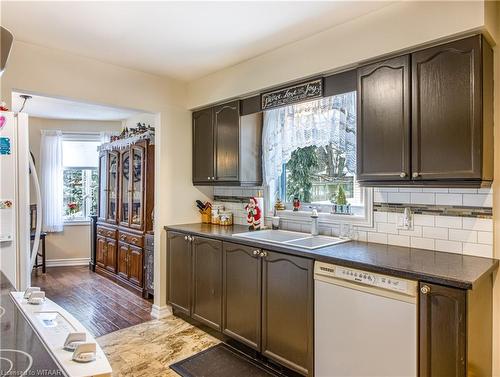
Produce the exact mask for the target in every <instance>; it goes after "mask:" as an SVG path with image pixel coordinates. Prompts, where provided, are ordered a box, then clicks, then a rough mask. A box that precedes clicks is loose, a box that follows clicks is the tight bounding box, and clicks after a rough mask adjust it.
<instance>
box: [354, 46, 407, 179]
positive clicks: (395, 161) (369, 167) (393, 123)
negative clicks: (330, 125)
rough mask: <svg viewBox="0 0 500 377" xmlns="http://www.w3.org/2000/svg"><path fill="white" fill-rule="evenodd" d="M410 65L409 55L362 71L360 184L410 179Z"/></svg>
mask: <svg viewBox="0 0 500 377" xmlns="http://www.w3.org/2000/svg"><path fill="white" fill-rule="evenodd" d="M409 63H410V57H409V56H408V55H405V56H400V57H397V58H393V59H390V60H386V61H383V62H379V63H375V64H372V65H369V66H366V67H362V68H359V69H358V93H359V98H358V107H357V108H358V114H357V118H358V129H357V144H358V145H357V154H358V156H357V158H358V161H357V170H358V180H360V181H384V180H407V179H409V177H410V97H409V95H410V79H409V77H410V76H409V69H410V68H409V67H410V64H409Z"/></svg>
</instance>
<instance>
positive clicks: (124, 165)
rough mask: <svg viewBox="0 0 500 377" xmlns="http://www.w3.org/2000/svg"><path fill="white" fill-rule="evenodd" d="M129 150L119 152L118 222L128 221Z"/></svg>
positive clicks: (127, 223) (124, 222)
mask: <svg viewBox="0 0 500 377" xmlns="http://www.w3.org/2000/svg"><path fill="white" fill-rule="evenodd" d="M130 165H131V163H130V150H128V149H127V150H125V151H122V152H121V153H120V170H121V172H120V190H121V194H120V224H122V225H124V226H128V225H129V223H130V191H131V190H130V171H131V170H132V169H131V167H130Z"/></svg>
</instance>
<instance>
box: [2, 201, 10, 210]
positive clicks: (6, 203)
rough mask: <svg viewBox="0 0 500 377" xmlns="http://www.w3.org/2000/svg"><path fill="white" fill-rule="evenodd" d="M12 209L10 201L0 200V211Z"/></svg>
mask: <svg viewBox="0 0 500 377" xmlns="http://www.w3.org/2000/svg"><path fill="white" fill-rule="evenodd" d="M9 208H12V200H0V209H9Z"/></svg>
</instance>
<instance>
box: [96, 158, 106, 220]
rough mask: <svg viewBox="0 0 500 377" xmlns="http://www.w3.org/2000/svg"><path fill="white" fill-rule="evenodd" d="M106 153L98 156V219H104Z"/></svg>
mask: <svg viewBox="0 0 500 377" xmlns="http://www.w3.org/2000/svg"><path fill="white" fill-rule="evenodd" d="M106 172H107V170H106V153H102V154H101V155H100V156H99V213H98V214H97V215H98V216H99V218H101V219H106V207H107V206H106V200H107V198H108V186H107V178H108V177H107V174H106Z"/></svg>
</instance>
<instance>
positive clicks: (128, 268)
mask: <svg viewBox="0 0 500 377" xmlns="http://www.w3.org/2000/svg"><path fill="white" fill-rule="evenodd" d="M142 254H143V253H142V248H140V247H137V246H133V245H128V244H126V243H123V242H118V263H117V266H118V267H117V273H118V276H120V277H121V278H122V279H126V280H127V281H128V282H130V283H132V284H135V285H138V286H142V281H143V275H144V274H143V270H144V267H143V255H142Z"/></svg>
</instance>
